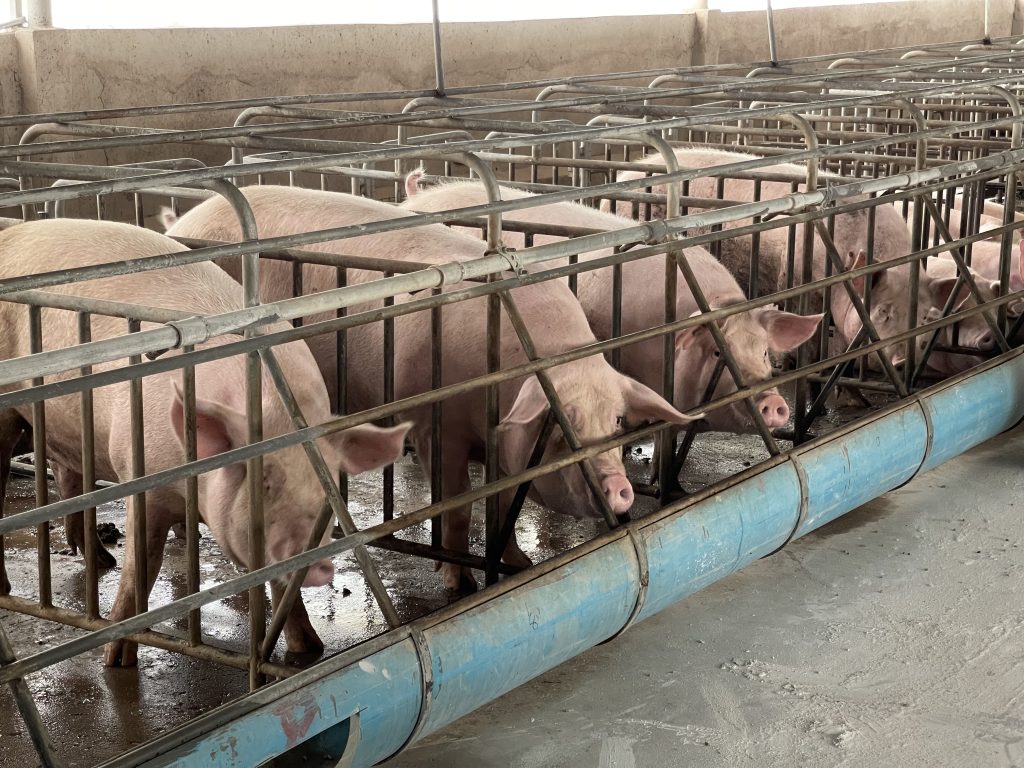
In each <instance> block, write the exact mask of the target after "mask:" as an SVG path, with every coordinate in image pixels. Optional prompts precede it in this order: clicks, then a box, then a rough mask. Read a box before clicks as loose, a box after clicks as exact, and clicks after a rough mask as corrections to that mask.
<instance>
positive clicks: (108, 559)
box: [96, 544, 117, 568]
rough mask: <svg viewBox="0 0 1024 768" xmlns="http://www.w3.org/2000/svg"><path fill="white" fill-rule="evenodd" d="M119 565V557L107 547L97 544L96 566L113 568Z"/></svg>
mask: <svg viewBox="0 0 1024 768" xmlns="http://www.w3.org/2000/svg"><path fill="white" fill-rule="evenodd" d="M115 565H117V558H115V557H114V556H113V555H112V554H110V553H109V552H108V551H107V548H106V547H103V546H100V545H99V544H97V545H96V567H97V568H113V567H114V566H115Z"/></svg>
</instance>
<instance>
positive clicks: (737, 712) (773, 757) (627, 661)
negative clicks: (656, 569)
mask: <svg viewBox="0 0 1024 768" xmlns="http://www.w3.org/2000/svg"><path fill="white" fill-rule="evenodd" d="M861 413H863V411H857V412H853V411H852V410H849V411H848V412H847V413H840V414H838V415H834V414H833V415H830V417H829V418H830V420H832V421H833V423H838V422H841V421H845V420H848V418H851V417H852V416H854V415H859V414H861ZM699 441H700V442H699V445H698V448H699V450H698V451H697V453H696V454H695V456H694V462H693V463H692V464H689V465H688V473H687V477H688V480H687V485H688V486H689V487H690V489H691V490H694V489H695V488H697V487H700V486H702V485H704V484H706V483H708V482H711V481H713V480H715V479H718V478H719V477H722V476H725V475H728V474H732V473H734V472H736V471H738V470H740V469H742V468H743V467H744V466H749V464H750V463H751V462H755V461H758V460H760V459H761V458H763V451H764V449H763V447H761V446H759V445H758V443H757V440H756V438H752V439H747V438H735V437H732V438H729V437H725V436H719V435H706V436H702V437H701V438H699ZM1022 448H1024V432H1018V433H1016V434H1014V435H1011V436H1004V437H1001V438H999V439H997V440H995V441H993V442H992V443H990V444H988V445H986V446H982V447H981V448H978V449H976V450H975V451H973V452H972V453H971V454H969V455H968V456H965V457H964V458H962V459H959V460H957V461H955V462H953V463H951V464H948V465H946V466H944V467H941V468H939V469H938V470H936V471H935V472H933V473H931V474H929V475H928V476H926V477H923V478H920V479H919V480H917V481H916V482H915V483H914V484H912V485H911V486H908V487H906V488H904V489H901V490H899V491H897V492H894V493H892V494H889V495H888V496H886V497H884V498H882V499H879V500H877V501H875V502H873V503H872V504H869V505H867V506H865V507H863V508H862V509H860V510H857V511H855V512H853V513H851V514H850V515H848V516H846V518H844V519H842V520H840V521H838V522H837V523H836V524H834V525H832V526H829V527H827V528H825V529H824V530H823V531H821V532H819V533H815V534H813V535H811V536H808V537H805V538H804V539H802V540H800V541H797V542H795V543H794V544H792V545H791V546H790V547H789V548H788V549H787V550H786V551H785V552H784V553H782V554H780V555H777V556H776V557H774V558H771V559H769V560H764V561H761V562H758V563H756V564H754V565H752V566H750V567H749V568H747V569H745V570H744V571H743V572H742V573H740V574H737V575H735V576H733V577H731V578H729V579H727V580H725V581H724V582H722V583H720V584H719V585H716V586H715V587H712V588H711V589H709V590H706V591H705V592H702V593H700V594H699V595H697V596H695V597H694V598H693V599H691V600H689V601H686V602H685V603H684V604H682V605H680V606H677V607H675V608H673V609H670V610H668V611H666V612H664V613H662V614H660V615H659V616H656V617H654V618H652V619H650V620H649V621H647V622H645V623H644V624H641V625H639V626H637V627H635V628H634V629H632V630H630V632H629V633H627V634H626V635H625V636H624V637H623V638H621V639H620V640H619V641H617V642H615V643H612V644H610V645H607V646H602V647H601V648H598V649H595V650H594V651H591V652H590V653H588V654H585V655H584V656H582V657H580V658H579V659H577V660H575V661H573V662H570V663H568V664H566V665H564V666H562V667H560V668H558V669H556V670H554V671H553V672H551V673H549V674H548V675H545V676H542V677H541V678H539V679H538V680H536V681H534V682H533V683H531V684H529V685H527V686H525V687H523V688H520V689H518V690H517V691H514V692H512V693H510V694H509V695H507V696H505V697H504V698H502V699H501V700H500V701H498V702H495V703H494V704H492V705H491V706H490V707H487V708H484V709H483V710H481V711H479V712H478V713H476V714H474V715H472V716H470V717H468V718H465V719H464V720H462V721H460V722H458V723H456V724H455V725H453V726H452V727H450V728H449V729H447V730H446V731H444V732H442V733H439V734H435V735H434V736H433V737H431V738H429V739H427V740H425V741H424V742H422V743H420V744H417V745H416V746H415V747H414V748H413V749H412V750H410V751H409V752H407V753H406V754H405V755H403V756H401V757H399V758H398V759H396V760H395V761H393V762H392V765H393V766H396V767H397V768H409V767H411V766H452V767H453V768H462V767H466V768H469V766H474V768H475V767H476V766H483V767H486V766H515V767H516V768H531V767H533V766H536V767H537V768H540V767H541V766H567V768H574V766H588V767H589V766H594V765H598V766H600V767H601V768H612V767H615V768H623V767H630V766H642V767H645V768H646V767H647V766H651V767H652V768H657V767H658V766H669V765H671V766H677V765H680V764H686V765H690V764H693V765H700V766H726V765H729V766H732V765H736V764H749V765H772V764H775V763H776V762H781V761H783V760H785V761H786V762H793V761H792V757H796V758H797V760H796V761H795V762H796V763H797V764H800V765H802V764H814V765H836V764H839V763H843V764H844V765H845V764H850V765H879V764H889V763H891V762H892V761H893V759H894V755H896V754H899V756H900V760H901V762H909V764H911V765H929V766H931V765H949V764H969V765H986V766H988V765H1024V748H1022V745H1024V741H1021V740H1022V739H1024V709H1022V704H1021V699H1022V698H1024V668H1022V665H1024V662H1022V661H1021V659H1024V654H1022V653H1021V651H1022V650H1024V648H1022V645H1024V642H1022V636H1021V635H1022V633H1021V627H1022V625H1024V597H1022V596H1020V595H1018V594H1016V592H1015V590H1014V587H1015V586H1017V585H1018V583H1019V579H1020V576H1021V575H1022V572H1024V550H1022V547H1024V544H1022V543H1021V542H1022V540H1024V525H1022V523H1021V517H1020V512H1019V510H1020V506H1021V505H1024V499H1021V500H1020V501H1019V502H1018V501H1017V498H1016V497H1019V496H1020V494H1019V487H1020V484H1021V482H1022V481H1018V480H1017V465H1018V463H1019V462H1018V461H1017V460H1016V459H1015V456H1017V455H1020V453H1021V449H1022ZM647 456H648V454H647V452H644V453H642V454H640V455H636V454H634V455H633V460H632V462H633V463H632V467H633V474H639V473H642V472H643V471H645V469H649V465H648V464H646V463H645V459H646V458H647ZM398 469H399V471H398V473H397V475H398V494H397V496H398V498H399V503H400V504H402V503H405V504H416V505H418V504H419V503H422V500H421V499H420V498H419V495H420V494H422V493H423V488H422V483H421V481H420V480H419V472H418V470H417V469H416V468H415V467H414V465H413V463H412V462H411V461H410V460H409V459H408V458H406V459H404V460H403V461H402V462H401V463H400V465H399V467H398ZM363 483H364V484H363V485H357V486H355V487H354V489H353V498H354V499H355V501H354V503H353V504H352V505H351V506H352V509H353V513H354V515H355V516H356V517H357V521H358V522H359V524H360V525H366V524H369V523H370V522H372V521H374V520H377V519H379V515H380V510H379V509H378V508H377V507H376V506H375V504H374V503H373V501H372V500H373V499H376V498H377V496H378V493H379V491H378V490H377V489H376V488H375V487H374V484H375V483H379V479H378V478H373V477H370V478H367V479H366V480H364V481H363ZM30 494H31V485H30V483H26V482H24V481H23V482H21V483H19V484H16V485H15V488H14V493H13V495H14V496H15V497H16V498H15V499H14V500H13V502H12V505H13V506H12V509H17V508H20V506H19V505H22V506H30V505H31V499H30V498H29V496H30ZM361 495H362V496H365V498H366V499H368V500H370V501H368V502H367V503H365V504H361V503H360V502H359V501H358V498H359V497H360V496H361ZM978 499H984V504H983V506H982V507H981V508H980V509H979V508H978V507H977V506H976V504H977V500H978ZM1014 504H1017V505H1018V506H1014ZM648 505H650V503H649V502H648ZM100 517H101V519H109V520H115V521H116V520H119V519H122V518H123V511H121V510H119V509H117V508H116V507H112V508H108V509H105V510H102V511H101V515H100ZM520 527H521V535H520V540H521V542H522V544H523V548H524V549H525V550H526V551H527V552H528V553H530V554H531V555H532V556H534V557H535V558H538V559H539V558H541V557H545V556H549V555H550V554H551V553H553V552H555V551H561V550H563V549H566V548H568V547H571V546H573V545H575V544H576V543H579V542H580V541H582V540H585V539H586V538H589V537H590V536H592V535H593V534H594V533H595V532H596V531H597V526H596V524H582V525H581V524H580V523H578V522H576V521H573V520H571V519H568V518H561V517H557V516H547V515H544V514H543V512H542V511H541V510H539V509H537V508H535V507H534V508H531V509H530V510H527V511H526V512H524V518H523V520H522V521H521V526H520ZM426 535H427V534H426V531H425V530H421V531H420V532H419V533H418V534H417V536H418V537H419V538H422V539H424V540H425V538H426ZM23 538H24V540H22V538H18V537H9V538H8V546H9V554H10V560H9V570H10V572H11V578H12V581H13V582H14V584H15V589H16V591H17V592H18V593H19V594H25V595H31V594H32V591H33V590H32V580H33V579H32V573H33V572H34V560H35V553H34V541H33V539H32V537H31V536H26V537H23ZM474 540H475V542H476V544H477V545H478V546H479V545H480V543H481V537H480V536H479V531H478V532H477V535H476V536H475V539H474ZM53 542H54V547H53V548H54V550H59V549H60V548H61V547H62V546H63V542H62V534H61V532H60V531H59V530H58V531H55V532H54V535H53ZM202 547H203V560H202V562H203V569H204V570H203V580H204V586H206V585H208V584H210V583H213V582H215V581H219V580H222V579H224V578H227V577H229V576H230V575H232V574H233V573H234V570H233V568H232V567H231V566H230V565H227V564H225V563H224V562H223V558H222V556H220V553H219V550H218V549H217V546H216V544H215V542H213V541H212V539H211V538H210V537H209V536H208V535H207V536H204V538H203V542H202ZM183 550H184V548H183V547H182V546H181V543H180V542H175V541H173V540H172V541H170V542H169V544H168V558H167V562H166V564H165V567H164V569H163V572H162V574H161V578H160V580H159V581H158V583H157V586H156V588H155V590H154V596H153V603H154V604H156V603H159V602H162V601H164V600H167V599H170V598H172V597H176V596H178V595H179V594H180V593H181V590H182V583H181V582H182V575H181V574H182V573H183V571H184V554H183ZM122 553H123V550H116V551H115V554H116V555H117V557H118V559H119V560H120V559H121V557H122ZM936 555H938V557H939V558H941V560H940V559H938V558H936ZM376 557H377V560H378V562H379V563H380V568H381V572H382V577H383V579H384V582H385V584H387V585H388V587H389V592H390V593H391V594H392V595H393V596H394V597H395V599H396V604H397V606H398V609H399V611H400V613H401V614H402V616H403V617H404V618H407V619H409V618H413V617H415V616H419V615H422V614H424V613H427V612H429V611H432V610H435V609H436V608H438V607H440V606H441V605H443V604H444V603H445V602H446V600H447V598H446V596H445V595H444V593H443V590H441V588H440V585H439V582H438V579H437V575H436V574H435V573H434V572H433V570H432V568H431V566H430V564H429V563H428V562H425V561H415V560H411V559H409V558H404V557H402V556H399V555H395V554H393V553H378V554H377V555H376ZM52 560H53V568H54V591H55V595H56V596H57V601H58V603H59V604H63V605H67V606H69V607H74V606H76V605H79V604H80V602H81V599H82V598H81V595H82V573H83V569H82V566H81V560H80V558H72V557H69V556H61V555H54V557H53V558H52ZM116 582H117V573H116V572H111V573H109V574H107V575H106V576H105V577H104V579H103V581H102V582H101V604H102V607H103V610H106V607H107V606H109V603H110V600H111V599H112V597H113V591H114V589H115V588H116ZM304 597H305V599H306V603H307V605H308V606H309V610H310V615H311V617H312V619H313V621H314V623H315V625H316V626H317V629H318V631H320V633H321V636H322V637H323V639H324V640H325V641H326V643H327V646H328V649H329V651H332V652H333V651H338V650H341V649H342V648H344V647H346V646H348V645H350V644H352V643H353V642H357V641H359V640H362V639H364V638H366V637H369V636H372V635H374V634H377V633H379V632H381V631H383V629H384V626H383V622H382V620H381V618H380V615H379V612H378V611H377V609H376V608H375V607H374V606H373V602H372V598H371V597H370V596H369V594H368V593H367V592H366V590H365V587H364V586H363V583H362V579H361V577H360V576H359V574H358V572H357V571H356V570H355V568H354V566H353V564H352V563H350V562H346V561H344V560H339V562H338V573H337V576H336V578H335V582H334V584H333V585H332V587H327V588H322V589H318V590H306V591H305V592H304ZM246 613H247V609H246V604H245V600H244V597H242V598H235V599H232V600H227V601H224V602H222V603H219V604H216V605H214V606H211V607H210V608H208V609H207V610H204V627H205V630H206V635H207V636H208V637H209V638H210V641H211V642H214V643H217V644H220V645H222V646H225V647H233V648H236V649H238V650H244V648H245V642H246V641H245V637H246V623H247V622H246ZM0 621H2V622H3V624H4V626H5V628H6V629H7V630H8V632H10V633H11V635H12V638H13V640H14V642H15V646H16V652H17V653H18V655H19V656H24V655H27V654H29V653H32V652H33V651H36V650H38V649H39V648H41V647H48V646H50V645H53V644H56V643H59V642H61V641H63V640H64V639H66V638H68V637H71V636H73V635H74V634H75V633H76V630H71V629H67V628H62V627H55V626H54V625H51V624H45V623H43V622H39V621H37V620H35V619H32V618H30V617H25V616H17V615H12V614H10V613H5V612H3V611H0ZM161 629H162V630H164V631H168V632H172V633H173V632H178V633H180V632H181V631H182V629H183V627H181V626H178V625H176V624H168V625H165V626H163V627H161ZM29 683H30V687H31V689H32V691H33V693H34V694H35V696H36V700H37V703H38V705H39V707H40V710H41V712H42V714H43V717H44V719H45V720H46V721H47V723H48V725H49V726H50V728H51V731H52V733H53V736H54V739H55V741H56V742H57V744H58V748H59V750H60V753H61V755H62V757H63V758H64V759H65V760H66V762H67V764H68V765H69V766H91V765H95V764H97V763H98V762H100V761H102V760H103V759H105V758H108V757H111V756H113V755H116V754H118V753H119V752H121V751H124V750H125V749H127V748H129V747H130V746H132V745H133V744H137V743H139V742H141V741H145V740H146V739H148V738H152V737H153V736H155V735H157V734H159V733H161V732H163V731H165V730H167V729H169V728H173V727H175V726H176V725H178V724H180V723H182V722H184V721H186V720H188V719H190V718H192V717H195V716H196V715H198V714H200V713H202V712H203V711H206V710H208V709H210V708H212V707H214V706H216V705H218V704H220V703H222V702H224V701H226V700H228V699H230V698H234V697H237V696H239V695H241V694H242V693H244V691H245V684H246V680H245V675H244V674H243V673H239V672H236V671H233V670H226V669H223V668H219V667H215V666H213V665H211V664H207V663H203V662H199V661H197V660H194V659H187V658H183V657H181V656H177V655H174V654H170V653H164V652H161V651H157V650H154V649H145V650H144V651H143V653H142V660H141V662H140V667H139V669H138V670H130V669H129V670H121V669H118V670H106V669H104V668H103V667H102V666H101V664H100V661H99V652H98V651H97V652H94V653H92V654H89V655H88V656H87V657H85V658H80V659H75V660H71V661H68V662H65V663H63V664H61V665H59V666H58V667H57V668H55V669H52V670H48V671H47V672H45V673H41V674H37V675H33V676H31V677H30V678H29ZM97 734H102V735H101V736H100V737H99V738H97ZM1015 750H1018V751H1015ZM1015 760H1016V762H1015ZM844 761H845V762H844ZM1000 761H1001V762H1000ZM33 764H34V762H33V752H32V748H31V745H30V743H29V742H28V739H27V735H26V734H25V732H24V729H23V727H22V725H21V723H20V720H19V718H18V715H17V713H16V710H15V708H14V706H13V702H12V700H11V698H10V695H9V693H8V691H6V690H0V766H2V767H3V768H6V767H7V766H21V765H25V766H28V765H33Z"/></svg>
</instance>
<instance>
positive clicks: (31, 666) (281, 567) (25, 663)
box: [0, 297, 1011, 683]
mask: <svg viewBox="0 0 1024 768" xmlns="http://www.w3.org/2000/svg"><path fill="white" fill-rule="evenodd" d="M1010 298H1011V297H1003V298H1001V299H1000V300H999V301H1009V300H1010ZM981 310H982V308H981V307H975V308H972V309H969V310H966V311H965V312H964V313H963V314H964V316H969V315H971V314H976V313H977V312H980V311H981ZM680 322H682V321H680ZM951 322H952V318H945V319H944V320H941V321H936V324H939V325H941V324H950V323H951ZM929 325H931V324H929ZM916 332H917V331H916V330H911V331H907V332H904V333H902V334H897V335H896V336H894V337H893V343H899V342H901V341H905V340H906V339H907V338H910V337H912V336H913V335H914V334H915V333H916ZM886 341H889V340H886ZM882 343H883V342H876V343H874V344H871V345H869V346H868V347H866V348H865V349H866V350H868V351H874V349H880V348H881V345H882ZM855 356H856V353H848V354H845V355H839V356H836V357H835V358H833V360H832V361H828V362H823V363H817V364H814V365H811V366H808V367H807V368H805V369H802V370H800V371H795V372H791V373H790V374H788V375H784V376H780V377H778V378H777V379H776V380H775V381H773V382H767V383H765V384H763V385H758V386H760V387H761V388H763V389H767V388H770V387H772V386H776V385H782V384H784V383H786V382H788V381H793V380H796V379H797V378H799V377H801V376H806V375H808V374H809V373H814V372H817V371H821V370H824V369H826V368H828V367H831V366H832V365H833V364H838V363H842V362H844V361H845V360H847V359H852V358H853V357H855ZM534 365H537V364H534ZM738 399H740V396H739V395H737V394H735V393H734V394H733V395H731V396H729V397H724V398H721V399H720V400H721V402H722V403H727V402H735V401H736V400H738ZM662 428H663V427H662V425H651V426H647V427H643V428H640V429H637V430H633V431H631V432H629V433H627V434H625V435H622V436H620V437H617V438H611V439H608V440H605V441H602V442H600V443H597V444H595V445H591V446H587V447H586V448H582V449H580V450H579V451H575V452H574V453H573V454H571V455H568V456H564V457H560V458H559V459H556V460H554V461H552V462H549V463H548V464H547V465H546V466H545V467H542V468H536V469H533V470H527V471H524V472H520V473H517V474H515V475H510V476H507V477H504V478H502V479H501V480H499V481H498V482H497V483H495V484H492V485H488V486H484V487H481V488H478V489H474V490H471V491H467V492H466V493H464V494H460V495H459V496H457V497H452V498H450V499H446V500H445V501H444V502H442V503H441V504H437V505H430V506H429V507H424V508H422V509H420V510H417V511H415V512H411V513H408V514H406V515H404V516H402V517H401V518H397V519H395V520H393V521H390V522H388V523H382V524H380V525H377V526H373V527H372V528H368V529H365V530H363V531H360V532H359V533H357V534H354V535H353V536H351V537H346V538H345V539H343V540H341V541H335V542H331V543H329V544H326V545H324V546H323V547H321V548H320V549H319V550H316V551H314V552H305V553H300V554H297V555H294V556H292V557H289V558H287V559H285V560H282V561H280V562H278V563H274V564H273V565H270V566H266V567H264V568H262V569H259V570H257V571H252V572H249V573H247V574H244V575H241V576H238V577H236V578H234V579H232V580H230V581H228V582H224V583H222V584H218V585H216V586H214V587H210V588H208V589H206V590H203V591H202V592H200V593H199V594H197V595H187V596H185V597H182V598H179V599H178V600H175V601H172V602H170V603H168V604H166V605H163V606H160V607H158V608H154V609H152V610H151V611H150V612H149V613H148V614H146V615H145V616H135V617H131V618H128V619H125V620H123V621H120V622H117V623H116V624H111V625H110V626H108V627H106V628H104V629H102V630H99V631H97V632H95V633H93V634H91V635H87V636H84V637H80V638H75V639H74V640H71V641H68V642H67V643H65V644H63V645H61V646H59V647H56V648H51V649H47V650H45V651H40V652H39V653H37V654H35V655H33V656H31V657H28V658H26V659H22V660H20V661H18V662H15V663H14V664H12V665H10V667H8V668H7V669H6V670H2V669H0V683H2V682H7V681H8V680H9V679H13V678H14V677H18V676H23V675H25V674H30V673H31V672H33V671H38V670H39V669H42V668H44V667H46V666H50V665H51V664H53V663H56V661H59V660H62V659H64V658H69V657H71V656H74V655H77V654H79V653H82V652H84V651H87V650H89V649H91V648H95V647H98V646H100V645H102V644H104V643H106V642H108V641H109V640H113V639H115V638H117V637H123V636H127V635H129V634H132V633H136V632H138V631H140V630H143V629H145V627H146V626H149V625H151V624H156V623H159V622H161V621H164V620H167V619H169V618H173V617H175V616H177V615H180V614H181V612H182V611H183V610H187V609H191V608H193V607H196V606H199V605H205V604H208V603H211V602H215V601H216V600H220V599H223V598H224V597H227V596H229V595H232V594H236V593H237V591H238V590H244V589H246V588H247V587H248V586H249V585H252V584H257V583H261V582H264V581H266V580H268V579H271V578H275V577H276V576H277V575H278V574H280V573H283V572H287V571H289V570H292V569H295V568H299V567H303V566H308V565H309V564H311V563H313V562H315V561H316V560H318V559H321V558H323V557H330V556H336V555H338V554H340V553H342V552H347V551H351V550H352V549H353V548H354V547H356V546H359V545H361V544H366V543H368V542H369V541H371V540H373V539H375V538H380V537H381V536H384V535H388V534H391V533H394V532H396V531H398V530H401V529H402V528H406V527H410V526H412V525H417V524H419V523H421V522H423V521H425V520H426V519H429V518H430V517H432V516H435V515H438V514H441V513H442V512H443V511H444V510H445V509H449V508H454V507H456V506H459V505H462V504H468V503H472V502H474V501H476V500H478V499H482V498H484V497H486V496H487V495H488V494H489V493H493V492H498V491H502V490H507V489H510V488H514V487H516V486H518V485H519V484H521V483H523V482H526V481H527V480H532V479H534V478H536V477H538V476H540V475H542V474H547V473H548V472H553V471H558V470H559V469H562V468H564V467H566V466H569V465H570V464H573V463H575V462H577V461H580V460H581V459H582V458H584V457H591V456H595V455H597V454H599V453H602V452H604V451H607V450H611V449H613V448H615V447H618V446H621V445H625V444H627V443H630V442H636V441H637V440H640V439H643V438H645V437H648V436H651V435H653V434H655V433H656V432H658V431H659V430H660V429H662ZM308 431H314V432H315V431H316V430H315V428H310V430H308ZM317 436H318V435H317ZM315 437H316V436H310V439H315ZM673 506H675V505H673ZM12 599H14V598H6V600H12ZM0 604H4V599H0Z"/></svg>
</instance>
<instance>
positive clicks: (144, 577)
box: [128, 318, 149, 614]
mask: <svg viewBox="0 0 1024 768" xmlns="http://www.w3.org/2000/svg"><path fill="white" fill-rule="evenodd" d="M141 327H142V324H141V323H140V322H139V321H138V320H135V319H132V318H129V319H128V333H138V332H139V330H140V329H141ZM141 362H142V356H141V355H132V356H131V357H129V358H128V364H129V365H137V364H139V363H141ZM129 411H130V418H131V433H132V434H131V447H132V450H131V476H132V477H133V478H136V477H142V476H144V475H145V474H146V453H145V451H146V444H145V435H144V430H145V427H144V421H143V419H144V416H143V409H142V379H141V378H140V377H138V376H136V377H134V378H132V379H130V380H129ZM129 514H131V515H132V516H133V517H132V521H133V524H134V529H135V531H134V537H133V543H134V547H135V613H136V614H139V613H145V612H146V610H147V608H148V605H149V553H148V552H147V550H146V540H147V538H148V537H147V527H148V526H147V522H148V521H147V520H146V494H145V493H138V494H135V495H134V496H133V497H132V508H131V510H130V511H129Z"/></svg>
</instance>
